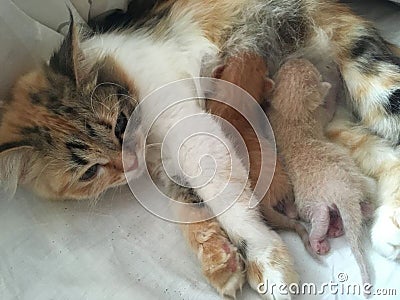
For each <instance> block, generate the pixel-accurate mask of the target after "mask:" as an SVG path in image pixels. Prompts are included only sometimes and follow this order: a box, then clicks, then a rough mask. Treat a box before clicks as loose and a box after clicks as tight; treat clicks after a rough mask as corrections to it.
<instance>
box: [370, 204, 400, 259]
mask: <svg viewBox="0 0 400 300" xmlns="http://www.w3.org/2000/svg"><path fill="white" fill-rule="evenodd" d="M371 240H372V244H373V246H374V248H375V250H376V251H377V252H379V253H380V254H381V255H383V256H385V257H386V258H388V259H391V260H400V208H393V207H392V206H390V205H382V206H381V207H379V208H378V210H377V211H376V216H375V222H374V224H373V226H372V229H371Z"/></svg>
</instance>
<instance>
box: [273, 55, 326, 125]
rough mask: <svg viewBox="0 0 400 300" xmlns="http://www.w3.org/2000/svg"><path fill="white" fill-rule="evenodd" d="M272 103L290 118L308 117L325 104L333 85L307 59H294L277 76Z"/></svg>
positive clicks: (284, 65)
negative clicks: (324, 79)
mask: <svg viewBox="0 0 400 300" xmlns="http://www.w3.org/2000/svg"><path fill="white" fill-rule="evenodd" d="M274 79H275V84H276V85H275V90H274V94H273V97H272V101H271V105H272V106H273V107H274V108H275V109H277V110H278V111H280V112H281V113H283V114H285V115H287V116H288V117H290V118H299V117H300V118H301V117H307V116H309V115H310V113H312V112H313V111H315V109H316V108H317V107H318V106H320V105H321V104H323V102H324V98H325V96H326V95H327V94H328V92H329V89H330V87H331V85H330V84H329V83H328V82H322V76H321V74H320V73H319V71H318V70H317V69H316V68H315V66H314V65H313V64H312V63H311V62H309V61H308V60H305V59H292V60H289V61H287V62H286V63H285V64H283V65H282V67H281V68H280V69H279V71H278V73H277V74H276V76H275V78H274Z"/></svg>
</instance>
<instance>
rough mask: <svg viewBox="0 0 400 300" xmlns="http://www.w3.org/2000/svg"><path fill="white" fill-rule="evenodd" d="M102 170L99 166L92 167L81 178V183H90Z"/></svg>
mask: <svg viewBox="0 0 400 300" xmlns="http://www.w3.org/2000/svg"><path fill="white" fill-rule="evenodd" d="M99 169H100V165H99V164H95V165H93V166H91V167H90V168H89V169H87V171H86V172H85V173H84V174H83V175H82V176H81V178H79V180H80V181H90V180H92V179H94V178H95V177H96V175H97V174H98V172H99Z"/></svg>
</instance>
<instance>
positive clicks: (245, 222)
mask: <svg viewBox="0 0 400 300" xmlns="http://www.w3.org/2000/svg"><path fill="white" fill-rule="evenodd" d="M192 87H193V86H191V85H189V84H188V85H187V86H186V85H185V86H184V87H183V88H184V91H181V93H182V95H186V96H185V97H184V98H186V99H187V98H188V96H190V95H191V94H192V93H193V92H191V90H190V89H191V88H192ZM174 92H176V89H174ZM163 95H165V93H164V94H163ZM192 97H193V96H192ZM164 99H165V96H164ZM164 102H166V100H164ZM152 107H153V106H152ZM149 109H151V107H150V108H149ZM142 111H144V110H142ZM188 116H192V117H191V118H188ZM180 122H181V123H180ZM186 122H187V123H186ZM177 124H180V125H181V126H177ZM176 127H178V128H176ZM175 128H176V130H175ZM188 137H189V138H188ZM152 138H153V139H155V140H158V141H162V143H163V149H164V152H163V157H164V156H165V157H166V158H167V159H166V160H165V161H164V163H165V164H166V168H167V169H168V173H169V175H170V176H174V177H175V176H176V177H179V178H180V179H181V180H182V181H183V182H185V183H187V184H189V185H190V187H191V189H192V190H193V191H194V192H195V194H196V195H197V196H198V197H199V198H200V199H202V200H203V201H204V202H205V205H206V206H207V207H209V208H210V210H211V211H212V213H213V214H214V216H216V219H217V220H218V221H219V223H220V224H221V226H222V228H223V229H224V231H225V232H226V234H227V235H228V237H229V239H230V241H231V242H232V243H233V244H234V245H235V246H236V247H237V248H240V249H241V251H242V253H243V256H244V257H245V258H246V261H247V265H248V269H247V279H248V282H249V283H250V285H251V287H252V288H254V289H255V290H258V289H259V287H260V285H261V291H262V292H265V293H262V296H263V297H264V298H265V299H279V300H280V299H282V300H283V299H290V298H291V296H290V294H289V293H288V292H287V290H286V291H284V292H283V293H280V291H279V287H281V286H289V285H290V284H291V283H297V282H298V275H297V273H296V272H295V270H294V266H293V261H292V258H291V256H290V255H289V252H288V250H287V248H286V246H285V245H284V243H283V241H282V239H281V238H280V236H279V235H278V234H277V233H276V232H274V231H272V230H271V229H270V228H268V227H267V226H266V225H265V224H264V222H263V220H262V217H261V215H260V213H259V211H258V209H254V208H253V209H252V208H250V206H251V203H252V202H254V201H251V200H252V199H253V193H252V190H251V188H250V183H249V182H248V172H247V171H246V168H245V167H244V165H243V162H242V160H241V159H240V158H239V157H238V155H237V153H236V151H235V147H234V146H233V144H232V142H231V141H230V140H229V139H228V138H226V136H225V134H224V132H223V131H222V129H221V127H220V125H219V124H218V123H217V122H216V121H215V119H214V118H213V117H212V116H211V115H209V114H206V113H204V111H203V110H202V108H201V107H200V106H199V105H198V102H196V101H185V102H180V103H179V104H176V105H175V106H174V107H173V109H170V110H169V111H168V113H164V114H163V115H160V117H159V118H158V119H157V122H156V123H155V126H154V127H153V132H152ZM210 157H211V158H212V159H208V160H207V158H210ZM262 286H268V287H271V286H273V287H275V288H274V289H268V290H266V291H264V290H263V289H262Z"/></svg>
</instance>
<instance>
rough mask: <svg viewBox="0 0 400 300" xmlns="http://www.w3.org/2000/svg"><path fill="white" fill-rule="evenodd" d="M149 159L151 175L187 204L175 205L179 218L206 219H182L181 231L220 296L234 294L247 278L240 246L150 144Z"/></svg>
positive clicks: (176, 197)
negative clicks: (171, 175) (174, 178)
mask: <svg viewBox="0 0 400 300" xmlns="http://www.w3.org/2000/svg"><path fill="white" fill-rule="evenodd" d="M147 160H148V161H147V166H148V168H149V171H150V173H151V177H152V178H153V180H154V182H155V183H158V184H157V185H159V188H160V189H161V190H164V192H165V193H166V194H167V195H168V196H169V197H171V198H172V199H174V200H175V201H179V202H181V203H184V204H186V205H182V206H179V207H178V209H176V211H175V216H176V218H177V219H178V220H179V219H187V217H188V216H194V219H196V220H204V221H201V222H192V223H190V222H189V223H181V224H180V227H181V229H182V233H183V235H184V237H185V239H186V241H187V242H188V245H189V247H190V249H191V250H192V251H193V252H194V253H195V255H196V257H197V259H198V260H199V262H200V266H201V270H202V272H203V275H204V276H205V277H206V278H207V280H208V281H209V283H210V284H211V286H213V287H214V288H215V289H216V290H217V291H218V293H220V294H221V296H223V297H229V298H235V296H236V292H237V291H238V290H240V289H241V288H242V286H243V284H244V282H245V281H246V270H245V261H244V258H243V256H242V255H241V253H240V252H239V249H238V248H237V247H236V246H234V245H233V244H232V242H231V241H230V240H229V238H228V236H227V235H226V233H225V231H224V230H223V229H222V227H221V225H220V223H219V222H218V221H217V220H216V219H215V218H213V216H212V214H211V212H210V210H209V209H208V208H207V207H206V206H205V205H203V204H202V203H201V202H199V198H198V197H197V196H196V195H195V194H193V191H191V190H190V189H188V188H185V187H182V186H179V185H177V184H176V183H174V182H173V181H172V180H171V178H169V177H168V175H167V174H166V172H165V170H164V168H163V164H162V161H161V157H160V149H159V148H157V147H151V148H149V149H148V150H147ZM190 204H193V205H190Z"/></svg>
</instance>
